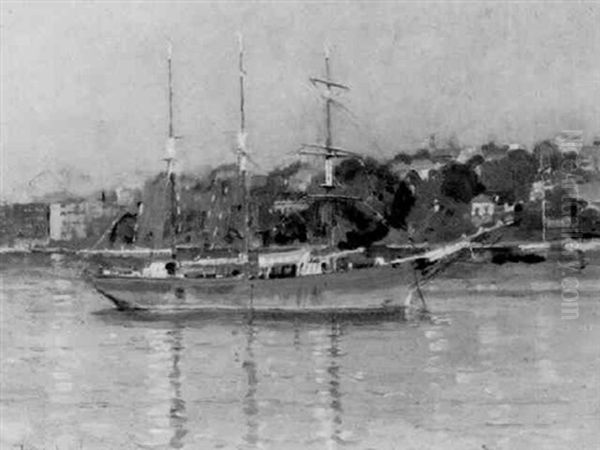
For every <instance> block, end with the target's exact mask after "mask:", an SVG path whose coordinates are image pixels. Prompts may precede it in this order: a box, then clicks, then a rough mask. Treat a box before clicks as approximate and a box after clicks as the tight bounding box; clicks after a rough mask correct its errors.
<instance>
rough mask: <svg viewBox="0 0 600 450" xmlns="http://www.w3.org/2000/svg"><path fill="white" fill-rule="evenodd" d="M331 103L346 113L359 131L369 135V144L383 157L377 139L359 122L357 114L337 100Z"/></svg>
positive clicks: (383, 154)
mask: <svg viewBox="0 0 600 450" xmlns="http://www.w3.org/2000/svg"><path fill="white" fill-rule="evenodd" d="M331 103H332V104H333V105H334V106H336V107H338V108H339V109H340V110H341V111H343V112H345V113H346V114H347V115H348V117H349V118H350V121H351V122H352V123H353V125H354V126H355V127H356V128H358V130H359V131H361V132H363V133H365V134H367V135H368V136H369V140H370V141H371V144H372V145H373V146H374V147H375V150H377V152H378V153H379V156H381V157H385V153H384V151H383V150H382V149H381V147H380V146H379V144H378V142H377V139H376V138H375V136H374V135H373V134H372V133H371V132H370V131H369V130H367V129H366V128H365V127H364V126H363V125H361V124H360V122H359V119H358V116H357V115H356V114H355V113H354V112H353V111H352V110H351V109H350V108H348V106H346V105H345V104H344V103H342V102H340V101H339V100H335V99H332V100H331Z"/></svg>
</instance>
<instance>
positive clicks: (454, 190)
mask: <svg viewBox="0 0 600 450" xmlns="http://www.w3.org/2000/svg"><path fill="white" fill-rule="evenodd" d="M442 176H443V182H442V186H441V193H442V194H443V195H444V196H446V197H448V198H451V199H453V200H455V201H457V202H463V203H469V202H470V201H471V199H472V198H473V197H475V196H477V195H478V194H480V193H481V192H483V191H484V189H485V188H484V186H483V185H482V184H481V183H479V179H478V177H477V174H476V173H475V172H474V171H473V169H471V167H470V166H468V165H466V164H460V163H451V164H448V165H446V166H445V167H444V168H443V169H442Z"/></svg>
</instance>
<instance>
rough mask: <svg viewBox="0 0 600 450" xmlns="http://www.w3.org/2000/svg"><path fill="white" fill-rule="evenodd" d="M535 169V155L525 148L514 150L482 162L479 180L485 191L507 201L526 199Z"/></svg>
mask: <svg viewBox="0 0 600 450" xmlns="http://www.w3.org/2000/svg"><path fill="white" fill-rule="evenodd" d="M537 171H538V164H537V161H536V159H535V157H534V156H533V155H531V154H529V153H527V152H526V151H525V150H516V151H513V152H510V153H509V154H508V155H507V156H505V157H503V158H501V159H498V160H494V161H486V162H485V163H484V164H482V166H481V182H482V183H483V185H484V186H485V190H486V191H487V192H489V193H492V194H495V195H498V196H500V197H501V198H503V199H505V201H508V202H509V203H513V202H515V201H519V200H520V201H527V200H528V199H529V193H530V191H531V185H532V184H533V182H534V181H535V178H536V175H537Z"/></svg>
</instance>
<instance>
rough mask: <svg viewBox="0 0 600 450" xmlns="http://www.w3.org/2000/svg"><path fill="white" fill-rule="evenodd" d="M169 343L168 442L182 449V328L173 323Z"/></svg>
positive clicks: (184, 431)
mask: <svg viewBox="0 0 600 450" xmlns="http://www.w3.org/2000/svg"><path fill="white" fill-rule="evenodd" d="M167 335H168V336H169V338H170V339H169V341H170V353H171V357H172V360H171V370H170V372H169V384H170V385H171V390H172V397H171V407H170V410H169V422H170V425H171V428H172V430H173V436H172V437H171V440H170V442H169V444H170V447H171V448H182V447H183V439H184V437H185V435H186V434H187V433H188V430H187V429H186V423H187V415H186V408H185V401H184V400H183V397H182V393H181V388H182V381H181V379H182V376H181V368H180V367H179V366H180V363H181V353H182V351H183V326H182V325H181V324H179V323H175V327H174V328H173V329H172V330H169V331H168V332H167Z"/></svg>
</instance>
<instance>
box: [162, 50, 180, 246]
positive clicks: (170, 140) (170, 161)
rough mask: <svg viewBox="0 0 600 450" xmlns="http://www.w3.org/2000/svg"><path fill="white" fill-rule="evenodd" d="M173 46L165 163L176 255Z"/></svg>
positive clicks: (170, 58) (176, 212)
mask: <svg viewBox="0 0 600 450" xmlns="http://www.w3.org/2000/svg"><path fill="white" fill-rule="evenodd" d="M172 59H173V46H172V44H171V42H170V41H169V42H168V44H167V70H168V93H169V128H168V130H167V132H168V137H167V143H166V149H165V150H166V155H165V158H164V160H165V162H166V163H167V182H168V184H169V209H170V219H169V225H170V227H171V232H170V233H169V234H170V236H171V254H172V255H175V253H176V242H175V237H176V234H177V216H178V209H179V206H178V205H177V192H176V190H175V172H174V170H173V169H174V167H173V166H174V164H175V140H176V139H177V138H176V137H175V134H174V131H173V64H172Z"/></svg>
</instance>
